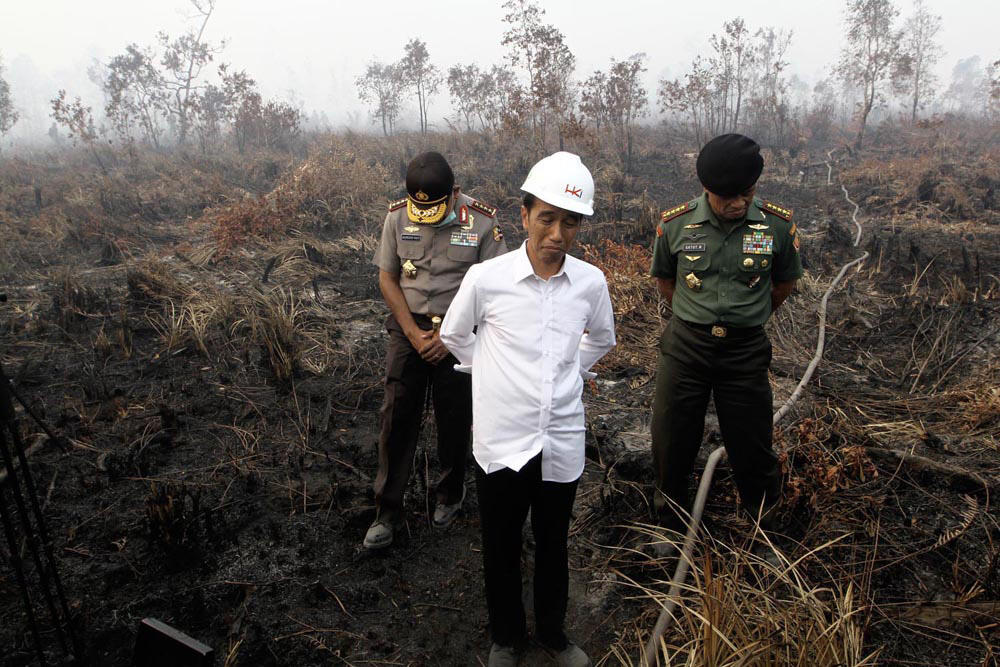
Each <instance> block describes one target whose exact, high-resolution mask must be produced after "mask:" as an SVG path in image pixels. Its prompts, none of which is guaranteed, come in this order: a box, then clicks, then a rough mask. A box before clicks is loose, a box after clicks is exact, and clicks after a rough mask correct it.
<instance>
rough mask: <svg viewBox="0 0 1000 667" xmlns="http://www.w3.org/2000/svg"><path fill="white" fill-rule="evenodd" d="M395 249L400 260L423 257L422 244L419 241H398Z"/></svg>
mask: <svg viewBox="0 0 1000 667" xmlns="http://www.w3.org/2000/svg"><path fill="white" fill-rule="evenodd" d="M396 248H397V252H398V253H399V257H400V259H420V258H421V257H423V256H424V244H423V243H422V242H420V241H400V242H399V244H398V245H397V246H396Z"/></svg>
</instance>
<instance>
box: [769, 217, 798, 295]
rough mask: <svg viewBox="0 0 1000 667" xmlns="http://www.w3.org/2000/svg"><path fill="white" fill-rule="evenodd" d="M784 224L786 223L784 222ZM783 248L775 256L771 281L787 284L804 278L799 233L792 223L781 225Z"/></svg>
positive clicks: (780, 232)
mask: <svg viewBox="0 0 1000 667" xmlns="http://www.w3.org/2000/svg"><path fill="white" fill-rule="evenodd" d="M783 222H784V221H783ZM778 233H779V234H780V235H781V246H780V248H779V250H778V252H777V253H776V254H775V256H774V260H773V261H774V268H773V269H771V280H774V281H777V282H786V281H789V280H795V279H796V278H801V277H802V257H801V256H800V255H799V238H798V237H799V232H798V229H797V228H796V227H795V225H793V224H792V223H790V222H784V224H783V225H781V231H779V232H778Z"/></svg>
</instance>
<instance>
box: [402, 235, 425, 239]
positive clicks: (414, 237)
mask: <svg viewBox="0 0 1000 667" xmlns="http://www.w3.org/2000/svg"><path fill="white" fill-rule="evenodd" d="M421 238H423V237H422V236H420V234H403V240H404V241H419V240H420V239H421Z"/></svg>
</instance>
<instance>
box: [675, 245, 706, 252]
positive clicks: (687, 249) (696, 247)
mask: <svg viewBox="0 0 1000 667" xmlns="http://www.w3.org/2000/svg"><path fill="white" fill-rule="evenodd" d="M707 249H708V247H707V246H706V245H705V244H704V243H685V244H684V246H683V247H682V248H681V252H705V250H707Z"/></svg>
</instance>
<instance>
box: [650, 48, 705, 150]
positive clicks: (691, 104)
mask: <svg viewBox="0 0 1000 667" xmlns="http://www.w3.org/2000/svg"><path fill="white" fill-rule="evenodd" d="M714 79H715V77H714V74H713V71H712V66H711V64H710V63H707V62H706V61H705V59H704V58H702V57H701V56H700V55H699V56H695V59H694V60H693V61H691V71H689V72H688V73H687V74H685V75H684V80H683V83H682V82H681V80H680V79H674V80H672V81H671V80H668V79H661V80H660V84H659V89H658V90H657V99H658V100H659V108H660V111H661V112H662V113H664V114H668V115H669V114H678V115H680V116H681V117H686V118H687V119H688V122H689V124H690V127H691V132H692V134H693V135H694V140H695V142H696V143H697V144H698V145H699V146H700V145H701V144H703V143H705V142H706V141H708V140H709V139H710V138H711V137H712V136H713V135H715V134H718V131H717V130H718V127H719V118H718V109H717V107H716V105H715V103H714V97H715V95H714V87H713V80H714Z"/></svg>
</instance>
